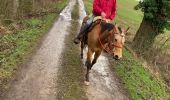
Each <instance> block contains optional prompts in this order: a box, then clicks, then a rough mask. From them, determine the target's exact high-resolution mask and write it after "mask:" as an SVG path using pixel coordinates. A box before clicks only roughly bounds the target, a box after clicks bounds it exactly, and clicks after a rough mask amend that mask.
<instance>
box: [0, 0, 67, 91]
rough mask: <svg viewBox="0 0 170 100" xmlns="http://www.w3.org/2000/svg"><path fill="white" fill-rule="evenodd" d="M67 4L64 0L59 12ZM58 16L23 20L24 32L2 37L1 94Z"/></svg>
mask: <svg viewBox="0 0 170 100" xmlns="http://www.w3.org/2000/svg"><path fill="white" fill-rule="evenodd" d="M67 2H68V0H63V2H59V3H57V4H56V7H57V8H58V9H57V10H58V11H61V10H62V9H63V8H64V6H65V5H66V4H67ZM58 14H59V12H58ZM58 14H54V13H53V14H52V13H51V14H48V15H45V16H43V17H39V18H31V19H25V20H22V21H21V22H20V23H21V24H22V26H24V28H23V29H22V30H19V31H17V32H16V33H15V34H7V35H0V90H1V91H0V93H1V92H2V91H3V90H6V88H8V87H7V83H8V81H9V80H10V79H11V78H12V77H13V76H14V73H15V72H16V70H17V68H18V65H20V64H22V63H23V62H25V61H26V59H28V58H29V55H30V54H31V53H32V52H33V50H34V49H35V48H36V47H37V46H38V45H37V44H38V42H40V40H41V39H42V37H43V35H44V34H45V33H46V32H47V31H48V30H49V28H50V27H51V25H52V23H53V21H54V20H55V18H56V16H58Z"/></svg>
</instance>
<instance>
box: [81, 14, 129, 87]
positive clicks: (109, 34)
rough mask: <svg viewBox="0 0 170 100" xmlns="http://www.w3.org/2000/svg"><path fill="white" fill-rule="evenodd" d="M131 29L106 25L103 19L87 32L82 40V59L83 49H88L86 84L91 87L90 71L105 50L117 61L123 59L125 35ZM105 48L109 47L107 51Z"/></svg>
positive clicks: (98, 20) (95, 22)
mask: <svg viewBox="0 0 170 100" xmlns="http://www.w3.org/2000/svg"><path fill="white" fill-rule="evenodd" d="M87 19H88V18H87V17H85V18H84V19H83V22H82V26H83V25H84V23H85V22H86V20H87ZM128 30H129V27H128V28H127V29H126V30H124V29H123V28H121V27H119V26H118V24H115V25H113V24H111V23H106V22H105V21H104V20H102V19H101V18H99V19H96V21H94V22H93V24H92V25H91V27H90V28H89V29H88V30H87V32H86V35H85V36H83V38H82V40H81V54H80V55H81V59H83V49H84V47H85V46H87V47H88V52H87V58H86V62H85V65H86V67H87V71H86V75H85V84H86V85H89V84H90V82H89V71H90V70H91V68H92V67H93V65H94V64H95V63H96V61H97V59H98V57H99V56H100V54H101V52H102V51H103V50H105V51H107V52H108V53H112V51H113V48H114V52H113V57H114V58H115V59H116V60H119V59H120V58H121V57H122V48H123V46H124V43H125V35H126V33H127V32H128ZM105 47H108V49H106V48H105ZM93 54H94V59H93V60H92V55H93Z"/></svg>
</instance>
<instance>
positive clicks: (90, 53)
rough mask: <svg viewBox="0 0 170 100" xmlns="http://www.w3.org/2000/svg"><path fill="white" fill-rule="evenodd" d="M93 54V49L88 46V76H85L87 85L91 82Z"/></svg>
mask: <svg viewBox="0 0 170 100" xmlns="http://www.w3.org/2000/svg"><path fill="white" fill-rule="evenodd" d="M92 54H93V52H92V50H90V48H88V52H87V60H86V66H87V71H86V77H85V78H86V80H85V84H86V85H89V84H90V82H89V71H90V69H91V66H92V64H91V58H92Z"/></svg>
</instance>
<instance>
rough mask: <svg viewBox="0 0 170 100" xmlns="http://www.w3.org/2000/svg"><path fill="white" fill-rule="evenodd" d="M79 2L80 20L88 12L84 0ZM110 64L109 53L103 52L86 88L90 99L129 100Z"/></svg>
mask: <svg viewBox="0 0 170 100" xmlns="http://www.w3.org/2000/svg"><path fill="white" fill-rule="evenodd" d="M79 4H80V7H81V8H80V20H82V19H83V18H84V16H86V12H85V9H84V4H83V1H82V0H79ZM86 53H87V49H86V50H85V52H84V56H86ZM85 59H86V57H84V59H83V63H84V64H85ZM109 66H111V65H110V64H109V60H108V58H107V54H105V53H102V54H101V56H100V57H99V59H98V61H97V63H96V64H95V65H94V66H93V67H92V70H91V71H90V76H89V77H90V85H89V86H87V89H86V92H87V93H86V95H87V97H88V99H89V100H128V97H127V96H126V95H125V94H124V93H123V92H122V89H121V87H120V83H119V80H118V78H117V77H116V76H115V73H114V72H112V71H111V69H110V67H109ZM84 67H85V66H84ZM85 69H86V68H85Z"/></svg>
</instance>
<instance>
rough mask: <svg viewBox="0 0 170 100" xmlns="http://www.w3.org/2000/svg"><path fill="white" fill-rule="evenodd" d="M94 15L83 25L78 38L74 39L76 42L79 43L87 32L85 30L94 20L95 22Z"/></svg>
mask: <svg viewBox="0 0 170 100" xmlns="http://www.w3.org/2000/svg"><path fill="white" fill-rule="evenodd" d="M93 19H94V16H91V17H90V18H89V19H88V20H87V21H86V22H85V23H84V25H83V26H82V27H81V29H80V32H79V34H78V35H77V36H76V38H75V39H74V43H75V44H78V43H79V42H80V40H81V38H82V37H83V36H84V34H85V33H86V32H85V31H86V30H87V29H88V28H89V27H90V26H91V24H92V22H93Z"/></svg>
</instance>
